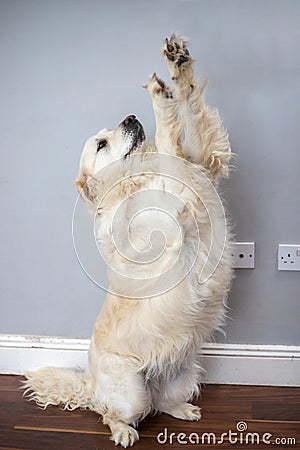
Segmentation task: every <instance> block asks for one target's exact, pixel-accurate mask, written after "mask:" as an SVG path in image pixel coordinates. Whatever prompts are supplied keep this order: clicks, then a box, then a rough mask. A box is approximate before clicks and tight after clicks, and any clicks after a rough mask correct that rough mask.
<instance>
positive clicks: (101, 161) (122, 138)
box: [76, 115, 145, 201]
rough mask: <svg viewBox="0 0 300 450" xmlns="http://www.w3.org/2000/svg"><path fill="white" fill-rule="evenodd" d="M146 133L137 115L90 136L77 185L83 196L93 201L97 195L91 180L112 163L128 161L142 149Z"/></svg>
mask: <svg viewBox="0 0 300 450" xmlns="http://www.w3.org/2000/svg"><path fill="white" fill-rule="evenodd" d="M144 141H145V133H144V129H143V126H142V124H141V123H140V122H139V121H138V120H137V118H136V117H135V116H134V115H130V116H127V117H126V118H125V119H124V120H123V121H122V122H121V123H120V124H119V125H118V127H117V128H116V129H115V130H108V129H106V128H105V129H103V130H101V131H99V132H98V133H97V134H96V135H94V136H92V137H90V138H89V139H88V140H87V141H86V143H85V145H84V148H83V152H82V155H81V159H80V167H79V173H78V178H77V180H76V184H77V186H78V188H79V190H80V192H81V194H82V195H83V196H84V197H85V198H86V199H87V200H90V201H93V199H94V197H95V195H96V194H95V192H94V190H93V188H92V183H89V182H88V180H89V179H92V178H93V177H95V176H96V175H97V173H99V172H100V171H102V170H103V169H104V168H105V167H106V166H108V165H109V164H110V163H112V162H113V161H118V160H119V161H121V162H122V161H124V163H125V161H127V160H128V158H130V155H131V154H132V153H133V152H134V151H136V150H140V149H141V148H142V145H143V142H144Z"/></svg>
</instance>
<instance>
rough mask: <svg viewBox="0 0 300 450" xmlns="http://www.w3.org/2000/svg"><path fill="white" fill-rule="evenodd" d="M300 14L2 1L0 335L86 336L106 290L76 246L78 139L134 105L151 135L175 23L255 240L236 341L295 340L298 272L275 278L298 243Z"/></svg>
mask: <svg viewBox="0 0 300 450" xmlns="http://www.w3.org/2000/svg"><path fill="white" fill-rule="evenodd" d="M299 23H300V2H299V1H297V0H295V1H290V0H282V1H276V0H273V1H268V0H259V1H256V0H251V1H250V0H249V1H247V0H236V1H234V0H227V1H221V0H220V1H216V0H213V1H212V0H207V1H204V0H199V1H196V0H195V1H167V0H165V1H158V0H157V1H151V2H146V1H130V0H126V1H107V0H105V1H91V0H88V1H66V0H62V1H50V0H49V1H45V0H44V1H32V0H23V1H22V0H19V1H15V0H7V1H1V2H0V52H1V59H0V61H1V71H0V89H1V105H0V107H1V112H0V128H1V132H0V142H1V191H0V194H1V234H0V238H1V256H0V258H1V315H0V332H1V333H11V334H12V333H17V334H23V333H24V334H45V335H65V336H74V337H89V336H90V334H91V330H92V326H93V322H94V319H95V316H96V314H97V312H98V310H99V308H100V306H101V303H102V301H103V298H104V293H103V292H102V291H100V290H99V288H97V287H96V286H95V285H94V284H93V283H92V282H91V281H90V280H89V279H88V278H87V277H86V275H85V274H84V272H83V270H82V269H81V267H80V265H79V264H78V261H77V259H76V256H75V252H74V250H73V245H72V234H71V220H72V211H73V207H74V203H75V200H76V189H75V187H74V185H73V181H74V179H75V177H76V174H77V167H78V161H79V156H80V153H81V150H82V144H83V142H84V141H85V139H86V138H87V137H88V136H90V135H91V134H92V133H94V132H95V131H96V130H98V129H100V128H102V127H104V126H106V127H111V128H114V127H115V125H116V124H117V123H118V122H119V121H120V119H122V118H123V117H124V116H125V115H126V114H128V113H135V114H136V115H137V116H138V117H139V118H140V119H141V121H142V122H143V123H144V125H145V128H146V130H147V134H148V137H150V138H151V137H153V134H154V120H153V114H152V107H151V103H150V100H149V98H148V96H147V93H146V92H145V91H143V90H142V89H141V88H140V86H141V85H142V84H143V82H145V81H146V80H147V77H148V75H149V74H150V73H151V72H153V71H154V70H155V71H157V72H158V73H159V74H160V75H161V76H163V77H166V76H167V74H166V69H165V67H164V63H163V61H162V58H161V57H160V51H159V49H160V46H161V43H162V39H163V38H164V37H165V36H167V35H169V34H170V33H171V32H172V31H173V30H178V31H181V32H182V33H184V34H186V35H188V36H190V37H191V39H192V40H191V44H190V48H191V51H192V53H193V55H194V57H195V58H196V59H197V63H196V70H197V72H198V73H199V74H202V75H204V76H208V77H209V79H210V85H209V91H208V94H207V99H208V101H209V102H210V103H211V104H212V105H215V106H218V107H219V109H220V110H221V113H222V115H223V118H224V123H225V125H226V127H227V128H228V130H229V132H230V135H231V141H232V145H233V150H234V151H236V152H237V153H238V154H239V155H240V158H239V161H238V162H237V168H236V172H234V173H233V174H232V177H231V179H230V181H228V182H226V183H224V186H223V189H224V193H225V197H226V200H227V202H228V205H229V208H230V210H231V213H232V216H233V219H234V222H235V224H236V235H237V239H238V240H241V241H252V240H253V241H256V243H257V261H256V268H255V269H254V270H244V271H241V270H240V271H237V277H236V280H235V282H234V286H233V289H232V293H231V297H230V307H231V311H230V316H231V320H230V321H228V326H227V341H228V342H235V343H237V342H240V343H274V344H298V343H299V317H300V311H299V308H300V276H299V273H298V272H294V273H288V272H278V271H276V248H277V244H278V243H279V242H281V243H297V242H299V241H300V213H299V188H300V176H299V169H300V149H299V138H298V136H299V117H300V114H299V113H300V111H299V105H300V102H299V88H300V58H299V38H300V28H299ZM218 339H222V338H221V337H218Z"/></svg>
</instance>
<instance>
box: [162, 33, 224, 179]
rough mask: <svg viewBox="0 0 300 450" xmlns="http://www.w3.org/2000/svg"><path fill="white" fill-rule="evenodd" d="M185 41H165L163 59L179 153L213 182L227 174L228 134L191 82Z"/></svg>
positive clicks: (199, 87) (197, 87) (199, 89)
mask: <svg viewBox="0 0 300 450" xmlns="http://www.w3.org/2000/svg"><path fill="white" fill-rule="evenodd" d="M186 44H187V43H186V41H185V40H184V39H182V38H180V37H178V36H176V35H174V34H173V35H172V36H171V38H170V39H166V40H165V42H164V46H163V56H164V59H165V61H166V63H167V66H168V70H169V73H170V76H171V78H172V81H173V84H174V88H175V89H174V96H175V97H176V99H177V102H178V112H179V118H180V121H181V123H182V127H183V129H184V134H185V143H184V147H183V153H184V155H185V157H186V158H187V159H189V160H190V161H191V162H193V163H197V164H201V165H202V167H203V169H204V170H207V173H208V175H209V176H210V177H211V178H212V180H213V181H217V178H218V176H219V175H227V174H228V163H229V160H230V157H231V150H230V143H229V139H228V134H227V132H226V130H225V129H224V127H223V125H222V121H221V119H220V116H219V113H218V111H217V110H212V109H211V108H210V107H209V106H208V105H207V104H206V103H205V100H204V96H203V91H204V88H205V86H206V84H207V81H205V82H203V83H202V84H201V85H199V84H198V82H197V81H196V80H194V71H193V59H192V58H191V56H190V54H189V51H188V49H187V47H186Z"/></svg>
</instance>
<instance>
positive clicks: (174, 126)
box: [144, 73, 183, 157]
mask: <svg viewBox="0 0 300 450" xmlns="http://www.w3.org/2000/svg"><path fill="white" fill-rule="evenodd" d="M144 87H145V88H146V89H147V90H148V92H149V93H150V95H151V98H152V102H153V109H154V114H155V121H156V132H155V145H156V148H157V151H158V152H159V153H167V154H170V155H173V156H180V157H182V156H183V155H182V148H181V133H182V128H181V125H180V122H179V121H178V115H177V113H178V110H177V101H176V100H175V99H174V97H173V91H172V90H171V89H170V88H169V86H168V85H167V84H166V83H165V82H164V81H163V80H161V79H160V78H158V76H157V75H156V73H154V74H153V75H152V76H151V77H150V79H149V81H148V83H147V84H145V85H144Z"/></svg>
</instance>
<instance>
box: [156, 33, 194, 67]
mask: <svg viewBox="0 0 300 450" xmlns="http://www.w3.org/2000/svg"><path fill="white" fill-rule="evenodd" d="M163 55H164V56H165V57H166V58H167V59H168V60H169V61H171V62H174V64H175V65H176V66H177V67H180V66H182V65H183V64H188V63H191V62H192V58H191V57H190V53H189V51H188V49H187V48H186V41H185V40H184V39H182V38H179V37H178V36H177V35H176V34H172V36H171V37H170V39H168V38H166V39H165V43H164V46H163Z"/></svg>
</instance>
